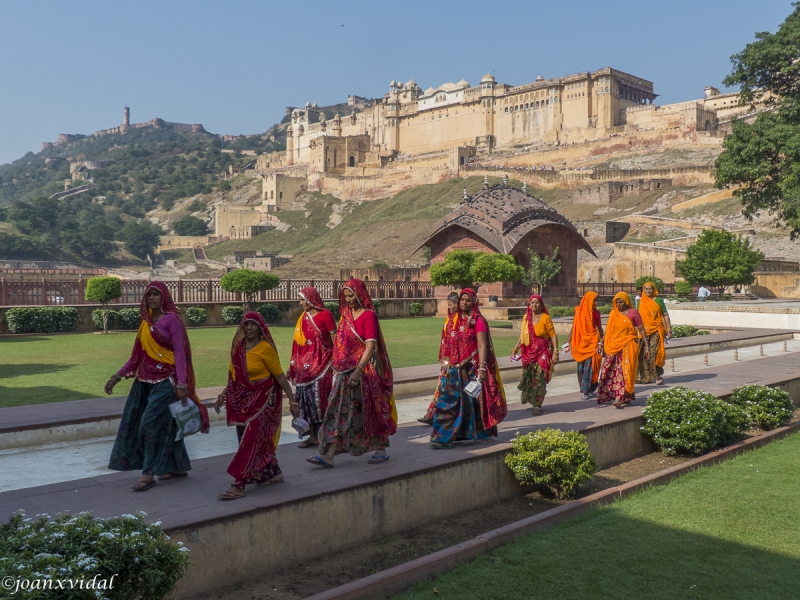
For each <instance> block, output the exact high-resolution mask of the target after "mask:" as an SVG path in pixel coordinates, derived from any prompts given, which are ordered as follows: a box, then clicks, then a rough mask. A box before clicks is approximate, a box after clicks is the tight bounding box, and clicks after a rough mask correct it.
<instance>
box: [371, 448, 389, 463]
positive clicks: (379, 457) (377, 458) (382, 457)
mask: <svg viewBox="0 0 800 600" xmlns="http://www.w3.org/2000/svg"><path fill="white" fill-rule="evenodd" d="M378 452H380V450H379V451H378ZM378 452H376V453H375V454H373V455H372V457H371V458H370V459H369V460H368V461H367V462H368V463H369V464H371V465H378V464H380V463H382V462H386V461H387V460H389V455H388V454H386V451H385V450H384V451H383V453H382V454H378Z"/></svg>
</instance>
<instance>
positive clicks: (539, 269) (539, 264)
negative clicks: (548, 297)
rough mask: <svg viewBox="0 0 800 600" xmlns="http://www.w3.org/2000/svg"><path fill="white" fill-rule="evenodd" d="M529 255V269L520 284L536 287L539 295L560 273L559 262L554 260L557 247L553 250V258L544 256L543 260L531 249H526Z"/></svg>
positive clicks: (556, 259) (556, 254)
mask: <svg viewBox="0 0 800 600" xmlns="http://www.w3.org/2000/svg"><path fill="white" fill-rule="evenodd" d="M528 252H530V254H531V268H530V269H528V271H527V272H526V273H525V276H524V277H523V278H522V283H524V284H525V285H530V286H536V290H537V291H538V292H539V293H540V294H541V293H542V292H543V291H544V288H546V287H547V286H548V285H550V282H551V281H553V279H555V276H556V275H558V274H559V273H560V272H561V261H560V260H558V258H556V257H557V256H558V246H556V248H555V249H554V250H553V256H552V257H551V256H547V255H546V254H545V255H544V258H542V257H541V256H539V254H538V253H537V252H536V251H534V250H531V249H528Z"/></svg>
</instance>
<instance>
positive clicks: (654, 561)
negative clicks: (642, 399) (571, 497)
mask: <svg viewBox="0 0 800 600" xmlns="http://www.w3.org/2000/svg"><path fill="white" fill-rule="evenodd" d="M799 453H800V434H796V435H793V436H791V437H788V438H785V439H783V440H779V441H777V442H774V443H772V444H769V445H768V446H765V447H763V448H761V449H758V450H754V451H751V452H748V453H745V454H743V455H740V456H738V457H736V458H734V459H731V460H729V461H727V462H724V463H722V464H719V465H715V466H713V467H708V468H703V469H700V470H697V471H695V472H693V473H690V474H688V475H685V476H683V477H681V478H679V479H677V480H675V481H673V482H671V483H670V484H668V485H665V486H661V487H655V488H651V489H649V490H647V491H644V492H642V493H639V494H637V495H635V496H633V497H630V498H628V499H625V500H622V501H620V502H617V503H616V504H614V505H611V506H608V507H604V508H600V509H596V510H594V511H591V512H589V513H587V514H585V515H581V516H579V517H575V518H572V519H569V520H566V521H564V522H563V523H561V524H560V525H558V526H556V527H553V528H551V529H547V530H544V531H541V532H538V533H535V534H533V535H531V536H528V537H526V538H523V539H521V540H518V541H517V542H515V543H513V544H510V545H508V546H504V547H502V548H499V549H497V550H496V551H494V552H492V553H491V554H488V555H485V556H482V557H481V558H478V559H476V560H475V561H473V562H471V563H469V564H466V565H463V566H461V567H458V568H457V569H455V570H453V571H451V572H450V573H447V574H445V575H443V576H441V577H437V578H436V579H435V580H433V581H429V582H425V583H421V584H419V585H417V586H416V587H414V588H413V589H412V590H410V591H408V592H406V593H404V594H400V595H397V596H395V599H396V600H410V599H412V598H413V599H415V600H417V599H423V598H430V599H431V600H433V599H437V600H445V599H453V600H456V599H458V600H461V599H463V598H481V599H482V600H489V599H498V600H499V599H503V600H509V599H517V598H559V599H576V600H577V599H580V600H587V599H598V600H600V599H606V598H647V599H649V600H652V599H664V600H673V599H676V598H681V599H683V598H691V599H698V600H699V599H703V600H716V599H719V600H728V599H732V598H741V599H747V600H751V599H753V598H759V599H767V598H770V599H771V598H776V599H777V598H797V597H798V591H797V577H798V573H800V519H798V508H799V507H800V500H798V498H800V477H798V474H799V473H800V469H799V467H798V465H799V464H800V463H798V458H797V457H798V454H799ZM478 533H479V532H476V534H478Z"/></svg>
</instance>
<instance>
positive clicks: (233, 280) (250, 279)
mask: <svg viewBox="0 0 800 600" xmlns="http://www.w3.org/2000/svg"><path fill="white" fill-rule="evenodd" d="M280 282H281V280H280V278H279V277H278V276H277V275H273V274H272V273H267V272H265V271H254V270H253V269H237V270H235V271H231V272H230V273H225V275H223V276H222V279H220V280H219V285H220V286H221V287H222V289H223V290H225V291H226V292H236V293H239V294H242V295H243V296H244V297H245V302H246V303H247V304H248V305H250V304H252V303H253V302H255V300H256V294H258V292H260V291H261V290H271V289H273V288H276V287H278V284H280Z"/></svg>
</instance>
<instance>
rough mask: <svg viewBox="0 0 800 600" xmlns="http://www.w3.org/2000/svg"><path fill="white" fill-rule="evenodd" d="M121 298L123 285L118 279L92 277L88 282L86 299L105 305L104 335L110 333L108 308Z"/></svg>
mask: <svg viewBox="0 0 800 600" xmlns="http://www.w3.org/2000/svg"><path fill="white" fill-rule="evenodd" d="M120 296H122V284H121V283H120V281H119V279H118V278H116V277H91V278H89V280H88V281H87V282H86V292H85V293H84V297H85V298H86V299H87V300H88V301H89V302H99V303H100V304H102V305H103V333H108V310H107V309H106V306H107V304H108V303H109V302H111V301H112V300H116V299H117V298H119V297H120Z"/></svg>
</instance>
